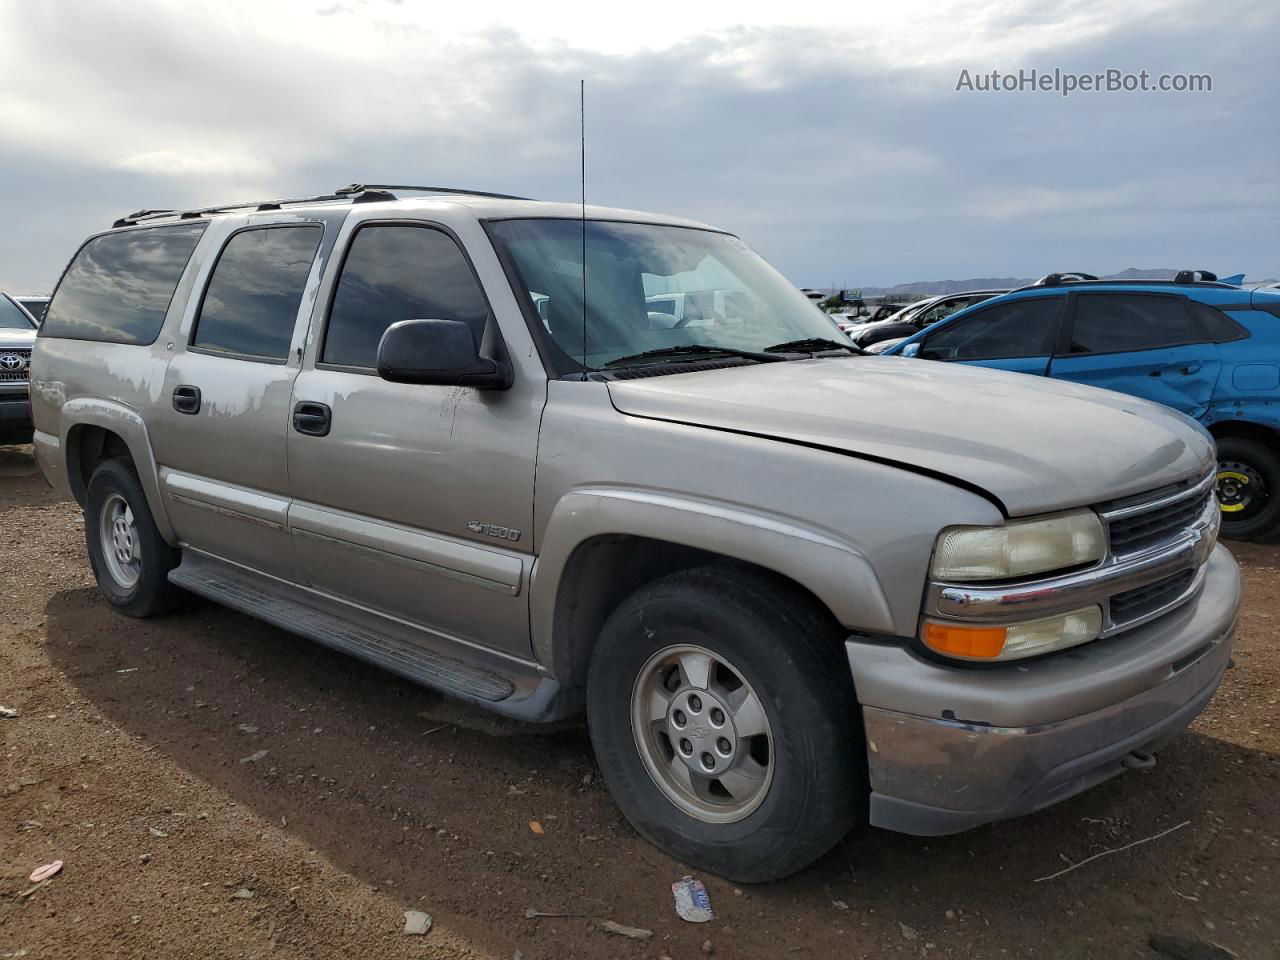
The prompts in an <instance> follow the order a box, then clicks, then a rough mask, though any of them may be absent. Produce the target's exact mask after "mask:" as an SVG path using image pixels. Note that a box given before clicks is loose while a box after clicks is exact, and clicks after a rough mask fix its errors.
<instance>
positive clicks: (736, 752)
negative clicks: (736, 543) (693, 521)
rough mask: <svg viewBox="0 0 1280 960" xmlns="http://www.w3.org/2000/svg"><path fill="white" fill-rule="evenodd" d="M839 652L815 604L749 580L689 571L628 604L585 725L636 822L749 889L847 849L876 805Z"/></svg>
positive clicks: (595, 671) (604, 643) (600, 667)
mask: <svg viewBox="0 0 1280 960" xmlns="http://www.w3.org/2000/svg"><path fill="white" fill-rule="evenodd" d="M839 640H840V637H839V635H838V634H837V632H836V631H835V630H834V629H833V628H832V627H831V626H830V625H829V624H827V623H826V622H824V621H823V620H822V619H821V618H820V617H819V616H818V615H817V613H816V612H815V611H814V610H813V609H812V608H811V607H810V605H809V604H808V602H807V600H806V599H805V598H803V597H800V596H798V595H793V594H792V593H791V592H790V591H788V590H786V589H785V588H781V587H779V586H778V585H776V584H775V583H774V582H772V581H771V580H769V579H768V578H765V577H762V576H759V575H756V574H754V573H752V572H749V571H732V570H721V569H717V568H705V569H699V570H689V571H682V572H680V573H675V574H672V575H670V576H668V577H664V578H663V579H661V580H658V581H656V582H655V583H653V584H650V585H648V586H646V587H643V588H641V589H640V590H639V591H637V592H636V593H635V594H634V595H632V597H631V598H629V599H628V600H627V601H625V602H624V603H623V604H622V605H621V606H620V607H619V608H618V609H617V610H616V611H615V612H614V614H613V615H612V616H611V617H610V618H609V621H608V623H607V624H606V625H605V627H604V630H603V632H602V634H601V637H600V641H599V643H598V645H597V647H596V649H595V651H594V654H593V656H592V660H591V669H590V675H589V677H588V687H587V717H588V723H589V726H590V729H591V738H592V743H593V745H594V747H595V751H596V757H597V760H598V761H599V764H600V769H601V771H602V773H603V774H604V778H605V781H606V783H608V785H609V789H610V791H611V792H612V794H613V797H614V800H615V801H616V802H617V804H618V806H619V807H621V809H622V812H623V813H624V814H625V815H626V817H627V819H628V820H630V822H631V823H632V825H633V826H634V827H635V828H636V829H637V830H638V831H639V832H640V833H641V834H642V835H643V836H644V837H645V838H646V839H648V840H649V841H650V842H652V843H653V844H655V845H656V846H658V847H659V848H661V849H663V850H665V851H667V852H668V853H670V854H671V855H672V856H674V857H676V858H678V859H680V860H682V861H684V862H686V863H689V864H692V865H695V866H697V867H700V868H702V869H705V870H708V871H710V872H712V873H715V874H719V875H720V876H723V877H726V878H728V879H730V880H734V881H739V882H745V883H751V882H763V881H767V880H775V879H778V878H781V877H785V876H787V875H788V874H791V873H794V872H795V871H797V870H799V869H801V868H802V867H805V866H807V865H808V864H809V863H811V862H813V861H814V860H816V859H817V858H818V857H819V856H821V855H822V854H823V853H825V852H826V851H827V850H829V849H830V848H831V847H832V846H834V845H835V844H836V843H837V842H838V841H839V840H840V839H841V838H842V837H843V836H844V835H845V833H846V832H847V831H848V830H849V828H850V827H851V826H852V825H853V823H854V822H855V820H856V819H857V818H858V816H859V814H860V813H861V812H862V810H863V809H864V806H865V803H866V797H867V782H866V747H865V738H864V735H863V732H862V726H861V723H860V722H859V719H858V711H857V704H856V701H855V699H854V696H853V684H852V681H851V679H850V677H849V672H848V666H847V664H844V663H843V662H842V656H841V654H842V648H841V646H840V643H839Z"/></svg>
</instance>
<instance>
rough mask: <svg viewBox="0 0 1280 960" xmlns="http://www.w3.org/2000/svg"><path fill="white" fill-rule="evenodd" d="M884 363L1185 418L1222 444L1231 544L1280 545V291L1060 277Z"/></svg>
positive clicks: (1222, 496) (955, 321) (983, 308)
mask: <svg viewBox="0 0 1280 960" xmlns="http://www.w3.org/2000/svg"><path fill="white" fill-rule="evenodd" d="M1232 279H1233V280H1237V281H1238V280H1239V278H1235V277H1233V278H1232ZM884 355H885V356H893V355H899V356H906V357H920V358H923V359H927V360H942V361H946V362H951V363H970V364H976V365H979V366H985V367H997V368H999V369H1002V370H1015V371H1018V372H1020V373H1028V374H1034V375H1036V376H1042V377H1055V378H1057V379H1060V380H1074V381H1076V382H1077V383H1085V384H1089V385H1090V386H1094V387H1106V388H1108V389H1111V390H1119V391H1121V392H1122V393H1129V394H1133V395H1134V396H1138V397H1145V398H1146V399H1148V400H1155V401H1157V402H1158V403H1163V404H1166V405H1168V406H1170V407H1173V408H1174V409H1176V410H1180V411H1182V412H1183V413H1185V414H1186V415H1187V416H1189V417H1194V418H1195V419H1196V420H1198V421H1200V423H1201V424H1203V425H1204V426H1205V427H1206V428H1207V429H1208V431H1209V432H1210V433H1211V434H1213V436H1214V438H1215V439H1216V440H1217V443H1218V499H1219V502H1220V504H1221V506H1222V520H1223V526H1222V530H1223V535H1224V536H1228V537H1232V538H1234V539H1237V540H1273V539H1276V537H1277V534H1280V290H1277V289H1270V288H1266V289H1256V290H1246V289H1242V288H1241V287H1239V286H1237V285H1236V284H1233V283H1224V282H1220V281H1218V280H1217V278H1216V277H1214V275H1213V274H1211V273H1208V272H1206V271H1193V270H1185V271H1183V272H1181V273H1179V274H1178V276H1177V278H1176V279H1175V280H1172V281H1168V280H1159V281H1134V280H1125V281H1113V280H1098V279H1097V278H1096V277H1092V276H1090V275H1089V274H1082V273H1053V274H1050V275H1049V276H1047V277H1045V278H1044V279H1042V280H1040V281H1039V282H1037V283H1035V284H1033V285H1032V286H1030V287H1023V288H1022V289H1019V290H1014V291H1012V292H1011V293H1007V294H1005V295H1003V296H1000V297H995V298H994V299H991V300H987V301H985V302H983V303H981V304H978V305H976V306H972V307H969V308H968V309H966V310H961V311H959V312H957V313H955V314H952V315H951V316H950V317H948V318H946V319H945V320H943V321H941V322H940V323H938V324H936V325H934V326H932V327H930V328H928V329H927V330H923V331H921V332H920V333H917V334H915V335H914V336H912V337H909V338H907V339H906V340H903V341H902V342H901V343H898V344H895V345H894V346H893V347H890V348H889V349H888V350H886V351H885V352H884ZM1081 453H1082V455H1085V452H1084V451H1082V452H1081Z"/></svg>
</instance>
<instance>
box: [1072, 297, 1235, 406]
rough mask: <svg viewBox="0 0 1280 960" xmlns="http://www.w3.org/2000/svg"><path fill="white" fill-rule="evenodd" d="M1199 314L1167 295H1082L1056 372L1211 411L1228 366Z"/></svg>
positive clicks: (1076, 300) (1075, 301)
mask: <svg viewBox="0 0 1280 960" xmlns="http://www.w3.org/2000/svg"><path fill="white" fill-rule="evenodd" d="M1211 339H1212V336H1211V331H1209V330H1207V329H1206V328H1205V324H1204V323H1203V321H1202V319H1201V316H1200V314H1199V312H1197V311H1195V310H1193V309H1192V308H1191V303H1190V301H1188V299H1187V298H1186V297H1183V296H1179V295H1178V294H1168V293H1137V292H1129V291H1117V292H1115V293H1108V292H1097V293H1077V294H1073V295H1072V296H1071V297H1070V304H1069V306H1068V315H1067V318H1066V322H1065V323H1064V328H1063V332H1062V336H1061V338H1060V339H1059V342H1058V346H1057V351H1056V352H1055V355H1054V357H1053V362H1052V364H1051V365H1050V369H1049V375H1050V376H1052V377H1056V378H1058V379H1061V380H1072V381H1075V382H1076V383H1084V384H1088V385H1090V386H1094V387H1104V388H1106V389H1109V390H1118V391H1120V392H1121V393H1128V394H1132V395H1134V396H1137V397H1144V398H1146V399H1148V400H1154V401H1156V402H1157V403H1163V404H1165V405H1166V406H1170V407H1173V408H1174V409H1175V410H1180V411H1182V412H1183V413H1185V414H1187V415H1188V416H1192V417H1200V416H1202V415H1204V413H1205V412H1206V411H1207V410H1208V409H1209V402H1210V400H1211V399H1212V398H1213V391H1214V386H1215V385H1216V384H1217V381H1218V373H1219V371H1220V369H1221V366H1222V363H1221V360H1220V359H1219V356H1218V347H1217V345H1216V344H1214V343H1212V342H1210V341H1211Z"/></svg>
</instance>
